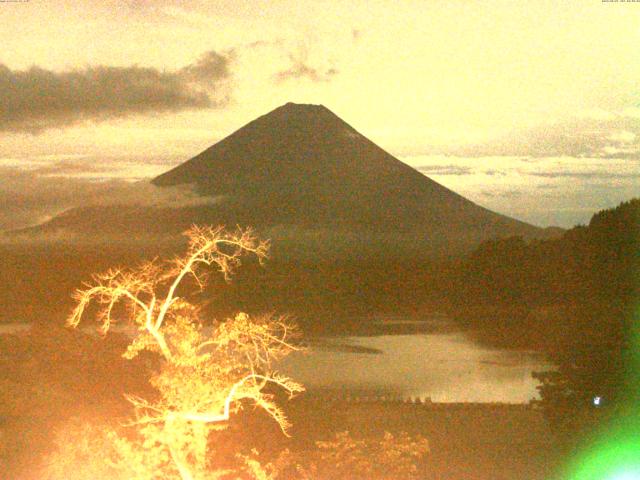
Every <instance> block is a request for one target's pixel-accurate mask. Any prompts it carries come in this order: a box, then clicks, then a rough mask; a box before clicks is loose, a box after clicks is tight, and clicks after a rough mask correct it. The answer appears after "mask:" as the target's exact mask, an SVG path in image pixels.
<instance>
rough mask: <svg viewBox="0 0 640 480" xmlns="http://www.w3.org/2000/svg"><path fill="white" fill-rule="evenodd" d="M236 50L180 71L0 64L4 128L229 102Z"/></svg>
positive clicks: (37, 128) (0, 127)
mask: <svg viewBox="0 0 640 480" xmlns="http://www.w3.org/2000/svg"><path fill="white" fill-rule="evenodd" d="M231 62H232V55H231V54H228V53H227V54H220V53H217V52H214V51H209V52H207V53H205V54H204V55H202V56H201V57H200V59H199V60H198V61H196V62H194V63H193V64H190V65H187V66H186V67H184V68H181V69H178V70H175V71H163V70H159V69H156V68H149V67H139V66H130V67H110V66H96V67H87V68H84V69H78V70H70V71H65V72H55V71H51V70H46V69H43V68H40V67H37V66H34V67H31V68H30V69H28V70H11V69H10V68H8V67H7V66H6V65H1V64H0V131H9V132H31V133H38V132H41V131H43V130H46V129H48V128H56V127H63V126H68V125H71V124H74V123H78V122H81V121H84V120H104V119H109V118H117V117H126V116H129V115H133V114H144V113H152V112H175V111H180V110H187V109H204V108H214V107H217V106H221V105H224V104H225V103H226V102H227V101H228V91H227V90H228V85H227V82H226V80H228V79H229V77H230V76H231V71H230V64H231Z"/></svg>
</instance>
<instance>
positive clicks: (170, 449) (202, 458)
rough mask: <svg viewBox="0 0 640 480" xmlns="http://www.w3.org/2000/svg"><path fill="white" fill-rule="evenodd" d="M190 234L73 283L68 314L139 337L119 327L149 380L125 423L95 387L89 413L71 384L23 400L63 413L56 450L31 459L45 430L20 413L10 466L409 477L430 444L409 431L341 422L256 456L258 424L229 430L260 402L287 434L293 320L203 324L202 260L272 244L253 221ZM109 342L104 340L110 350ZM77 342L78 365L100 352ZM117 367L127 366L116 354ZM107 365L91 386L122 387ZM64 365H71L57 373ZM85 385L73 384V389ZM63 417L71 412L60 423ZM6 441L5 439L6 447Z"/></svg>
mask: <svg viewBox="0 0 640 480" xmlns="http://www.w3.org/2000/svg"><path fill="white" fill-rule="evenodd" d="M187 236H188V239H189V244H188V248H187V253H186V254H185V255H184V256H180V257H176V258H175V259H174V260H172V261H168V262H159V261H151V262H147V263H144V264H142V265H140V266H139V267H137V268H133V269H130V268H127V269H111V270H108V271H107V272H105V273H104V274H100V275H96V276H94V279H93V282H92V283H90V284H87V285H86V287H85V288H82V289H79V290H78V291H77V292H76V295H75V299H76V302H77V303H76V307H75V309H74V310H73V312H72V314H71V316H70V317H69V319H68V324H69V326H72V327H75V326H78V325H79V324H80V322H81V320H82V319H83V318H84V317H87V316H89V317H95V318H96V319H97V320H98V324H99V331H100V332H101V333H102V334H103V335H107V334H108V333H109V332H110V331H111V330H112V329H113V327H114V325H115V324H116V323H117V322H119V321H120V322H124V323H125V324H127V325H129V326H131V327H134V333H133V339H132V340H131V341H126V340H124V339H123V338H121V339H120V340H121V342H120V343H122V340H124V343H125V344H126V348H125V349H124V353H123V355H122V356H123V357H124V358H125V359H128V360H137V361H139V362H141V363H140V364H139V367H140V368H139V371H140V372H141V373H142V378H145V377H146V379H147V380H148V382H143V383H147V385H145V386H144V387H142V388H141V389H140V390H141V391H143V394H132V392H126V393H125V398H126V400H127V402H128V403H129V404H130V405H129V406H130V407H131V406H132V407H133V409H134V413H135V416H133V417H129V420H128V422H127V424H126V426H125V427H123V426H122V425H117V424H115V423H114V418H120V419H122V418H127V417H126V416H122V415H116V413H115V412H118V413H120V412H122V411H125V410H126V409H125V407H124V405H123V404H122V402H119V403H118V402H116V403H117V405H116V406H115V407H112V408H111V410H109V409H105V407H106V405H105V404H103V403H102V402H101V400H104V399H100V398H98V399H96V402H95V404H94V405H92V406H93V408H92V409H90V410H88V411H87V412H86V413H85V417H84V418H81V419H80V420H78V418H77V415H78V413H79V412H81V411H82V406H81V405H78V404H76V403H74V402H73V400H74V398H73V397H74V393H67V396H66V398H64V399H63V400H62V401H60V402H59V403H58V404H57V405H55V408H54V409H53V410H52V409H51V407H52V406H49V405H48V406H45V405H39V407H40V409H37V408H34V406H33V405H32V406H30V407H31V408H29V406H27V410H26V411H25V412H24V413H25V414H27V415H29V416H32V415H33V413H34V412H38V411H41V410H44V412H43V413H44V417H45V419H43V421H42V422H41V425H39V427H40V428H42V427H45V428H46V427H47V426H48V427H50V428H51V427H52V423H56V424H57V429H56V431H57V432H58V433H57V436H56V441H55V443H54V449H53V450H51V451H49V452H48V453H47V455H46V456H45V459H46V460H45V461H44V463H43V464H42V465H40V466H39V468H35V469H34V466H33V465H32V464H30V461H29V459H31V461H33V458H34V457H33V454H34V449H33V448H31V449H30V451H29V453H27V452H26V450H27V448H26V446H27V445H26V444H27V442H30V443H32V444H35V445H36V446H37V445H42V442H41V441H40V442H39V441H38V439H37V434H35V432H34V429H33V425H32V426H31V427H29V426H28V425H27V424H25V423H24V422H22V423H21V422H19V421H18V424H19V425H20V427H21V428H20V427H18V429H17V430H18V431H17V432H13V433H14V434H17V435H22V436H23V437H24V439H25V442H24V444H20V442H18V443H17V450H19V452H18V453H19V454H21V456H22V457H23V461H22V463H20V462H18V463H17V464H15V462H13V463H14V464H13V465H7V466H5V467H6V468H5V471H10V469H11V470H13V471H14V472H16V473H19V476H20V477H21V478H26V476H27V475H35V478H44V479H50V480H62V479H69V478H78V479H86V478H113V479H123V480H124V479H127V480H147V479H148V480H152V479H171V478H176V479H178V478H179V479H181V480H196V479H214V478H215V479H222V478H229V479H231V478H256V479H259V480H268V479H275V478H303V479H307V478H308V479H311V478H326V477H327V475H331V477H332V478H363V479H364V478H370V477H371V475H375V476H376V477H377V478H407V479H409V478H413V477H414V476H415V474H416V473H417V471H418V470H417V467H416V466H415V464H414V462H415V461H416V460H419V459H420V458H421V457H422V456H424V455H425V454H426V453H427V452H428V445H427V443H426V441H425V440H422V439H419V438H418V439H412V438H410V437H408V436H406V435H404V436H400V437H398V438H394V436H393V435H391V434H385V435H384V436H383V437H382V438H381V439H379V440H371V439H366V440H355V439H352V438H351V437H350V436H349V435H348V434H347V433H341V434H337V435H336V436H335V437H334V438H333V439H328V440H325V441H322V442H318V443H317V444H316V448H315V449H313V450H312V451H311V453H310V454H307V455H304V456H298V455H296V454H292V453H291V452H290V451H288V450H284V451H281V452H273V451H272V452H270V455H269V456H267V457H264V456H260V454H259V452H258V450H256V449H255V447H251V448H250V449H249V450H247V449H246V448H244V449H243V446H244V447H246V446H251V443H252V442H253V441H254V438H253V437H254V436H255V433H256V432H255V431H254V429H253V428H248V429H247V430H246V431H245V432H244V435H243V436H240V437H239V438H231V437H229V436H228V435H225V434H226V433H227V431H228V430H229V426H230V422H231V421H232V419H233V418H234V417H235V416H236V415H237V414H238V413H239V412H240V411H241V410H243V409H244V408H246V407H247V406H249V405H253V406H254V407H255V408H257V409H258V410H260V411H262V412H263V413H264V414H265V416H266V418H267V419H270V420H271V421H272V422H273V423H275V424H276V425H277V426H278V428H279V429H280V431H281V433H282V434H284V435H288V429H289V427H290V423H289V421H288V419H287V416H286V414H285V412H284V410H283V409H282V408H281V406H280V404H279V401H278V399H279V397H278V396H277V395H278V393H279V392H281V391H284V392H286V393H287V394H288V395H289V396H292V395H294V394H297V393H300V392H302V391H303V390H304V388H303V387H302V386H301V385H300V384H298V383H296V382H295V381H294V380H292V379H290V378H288V377H286V376H284V375H281V374H279V373H278V372H277V371H276V370H275V368H276V365H277V362H278V361H279V360H280V359H282V358H283V357H284V356H286V355H287V354H288V353H290V352H291V351H294V350H296V349H299V347H298V346H297V343H296V342H297V330H296V328H295V326H294V325H292V324H290V323H289V322H287V321H286V320H285V319H283V318H275V317H272V316H265V317H263V318H258V319H252V318H250V317H249V316H248V315H247V314H244V313H240V314H238V315H236V316H235V317H234V318H231V319H228V320H226V321H223V322H220V323H215V324H214V325H213V326H212V327H211V331H210V332H207V331H206V330H205V329H204V328H203V325H202V322H201V320H200V311H199V308H198V306H197V305H195V304H194V303H192V302H191V301H190V296H189V291H190V290H191V289H193V288H194V287H200V289H201V288H202V287H203V285H204V284H205V283H206V280H207V277H208V274H209V271H208V269H207V268H206V267H209V268H215V269H217V270H218V271H219V272H220V273H221V274H222V275H223V276H224V277H225V278H227V279H228V278H229V277H230V276H231V274H232V273H233V272H234V270H235V268H236V267H238V266H239V265H240V259H241V257H242V256H243V255H246V254H253V255H255V256H256V257H258V259H259V260H263V259H264V258H265V257H266V254H267V250H268V245H267V243H265V242H260V241H258V240H257V238H256V237H255V236H254V235H253V234H252V232H251V231H250V230H244V231H243V230H239V231H238V232H237V233H234V234H230V233H227V232H225V231H224V230H223V229H222V228H216V229H213V228H209V227H203V228H200V227H193V228H192V229H191V230H190V231H188V232H187ZM94 306H95V307H96V308H94V309H93V310H92V307H94ZM33 333H34V332H31V335H33ZM29 340H30V341H33V339H29ZM48 340H49V342H47V343H46V346H45V348H46V349H48V351H46V352H45V355H46V354H49V358H46V357H45V358H44V359H43V360H45V361H47V360H49V361H51V360H55V359H56V357H57V356H58V354H59V352H60V351H61V350H62V349H60V348H59V347H58V346H56V345H55V342H56V340H57V339H56V338H53V339H52V338H48ZM51 340H53V342H51ZM10 341H13V342H14V345H13V348H11V349H10V350H9V352H10V353H11V354H13V353H15V352H16V351H19V349H20V347H21V346H26V348H29V347H30V344H29V342H27V343H26V345H25V343H24V339H20V338H11V339H10ZM113 346H114V347H116V345H113ZM23 348H24V347H23ZM62 351H63V352H64V351H65V350H62ZM112 352H113V350H109V355H111V357H113V354H112ZM73 353H75V355H76V358H75V359H73V360H71V359H66V360H68V361H69V360H71V361H70V362H69V363H71V364H72V365H71V368H72V369H73V368H74V367H75V366H76V365H77V364H78V363H80V364H83V362H85V360H87V359H85V358H84V356H88V357H89V358H91V361H95V360H94V357H93V356H92V355H91V354H90V353H89V352H87V351H86V350H85V352H84V355H83V352H82V351H81V350H78V351H76V352H73ZM105 359H106V357H105V358H101V359H98V360H97V362H96V363H98V364H100V365H101V367H102V368H105V364H104V363H103V362H101V361H100V360H105ZM109 359H112V358H109ZM113 366H114V367H117V368H118V369H120V368H122V364H121V361H120V359H118V361H117V362H114V365H113ZM111 367H112V366H111V365H110V364H109V363H107V364H106V369H105V370H102V371H98V372H93V373H99V374H100V376H99V377H98V378H96V379H92V380H93V381H94V383H95V385H91V386H92V387H95V392H90V393H91V394H94V393H99V392H101V390H100V388H102V394H103V395H106V396H107V397H108V396H109V394H112V393H113V392H118V393H120V392H121V388H119V387H122V386H123V385H126V382H123V384H122V385H119V384H116V385H111V387H115V388H111V389H110V388H109V387H108V386H107V387H106V390H105V387H104V385H101V383H102V382H105V381H107V385H108V384H109V380H114V379H113V378H112V375H111V374H110V372H109V371H108V370H109V368H111ZM60 373H63V374H69V373H71V375H69V377H62V378H60ZM56 374H57V377H56V378H57V380H58V381H61V382H65V381H66V382H72V383H73V378H74V374H73V372H69V371H68V370H64V371H63V372H56ZM17 377H18V378H15V379H14V383H13V384H11V385H7V386H8V387H10V388H7V389H6V392H12V393H14V392H16V391H19V390H20V387H21V385H20V378H19V376H17ZM36 378H38V377H37V376H36ZM87 380H89V379H88V378H87ZM43 386H44V385H41V384H40V383H38V382H35V383H32V384H31V385H30V389H28V390H27V391H24V392H21V393H23V396H19V397H17V398H16V399H17V402H15V408H16V409H18V408H21V407H22V408H24V407H25V406H24V405H22V403H21V400H24V398H25V397H28V396H30V397H34V396H35V397H36V398H37V395H38V394H40V393H41V392H40V389H41V388H42V387H43ZM53 386H54V389H53V392H54V393H57V392H58V389H59V385H56V384H55V382H54V385H53ZM86 386H87V385H85V387H86ZM34 394H35V395H34ZM78 394H79V392H75V396H78ZM69 395H70V396H69ZM46 403H47V402H45V404H46ZM43 407H44V408H43ZM52 416H54V417H53V419H52V418H51V417H52ZM13 417H16V415H13ZM64 418H67V419H71V421H70V422H65V421H64V420H63V419H64ZM51 420H54V421H53V422H51ZM38 430H39V429H38ZM258 437H260V435H258ZM34 440H35V442H33V441H34ZM40 440H41V439H40ZM247 440H248V442H247ZM8 448H9V447H7V446H6V445H5V446H4V450H5V452H6V451H7V450H8ZM373 456H375V462H374V461H373V460H374V458H373ZM3 457H4V458H5V460H8V459H10V458H11V457H10V456H9V455H3ZM34 471H35V472H36V473H33V472H34Z"/></svg>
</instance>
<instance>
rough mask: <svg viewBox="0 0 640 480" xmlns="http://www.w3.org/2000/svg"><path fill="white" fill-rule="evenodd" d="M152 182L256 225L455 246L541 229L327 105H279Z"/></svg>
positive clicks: (536, 234)
mask: <svg viewBox="0 0 640 480" xmlns="http://www.w3.org/2000/svg"><path fill="white" fill-rule="evenodd" d="M153 183H154V184H155V185H157V186H173V185H180V184H192V185H194V186H195V187H196V189H197V191H198V192H200V193H201V194H204V195H212V196H220V195H222V196H224V198H225V199H226V200H225V201H224V204H225V205H224V210H225V211H227V213H231V212H235V215H237V218H238V219H239V220H238V221H240V222H242V223H249V224H255V225H269V226H275V225H285V226H292V225H295V226H299V227H309V228H318V229H334V228H340V227H346V228H347V229H348V230H349V231H371V232H378V233H387V234H400V233H402V234H407V233H411V234H413V235H412V236H415V238H420V239H422V240H423V241H424V240H428V241H430V242H436V243H439V244H442V243H443V241H444V243H445V244H448V245H449V246H451V247H452V248H453V247H464V246H471V245H473V244H476V243H477V242H479V241H481V240H483V239H486V238H490V237H494V236H508V235H523V236H527V237H530V236H539V235H540V234H541V233H542V232H543V230H541V229H538V228H536V227H534V226H532V225H528V224H526V223H523V222H520V221H517V220H514V219H511V218H508V217H505V216H503V215H499V214H496V213H494V212H491V211H489V210H487V209H485V208H482V207H480V206H478V205H476V204H474V203H473V202H471V201H469V200H467V199H465V198H463V197H461V196H460V195H458V194H456V193H454V192H452V191H451V190H449V189H447V188H445V187H443V186H442V185H440V184H438V183H436V182H434V181H433V180H431V179H429V178H427V177H426V176H424V175H423V174H421V173H420V172H418V171H417V170H415V169H413V168H411V167H409V166H408V165H406V164H404V163H403V162H401V161H400V160H398V159H397V158H395V157H394V156H392V155H391V154H389V153H387V152H386V151H384V150H383V149H382V148H380V147H378V146H377V145H375V144H374V143H373V142H371V141H370V140H368V139H367V138H366V137H364V136H363V135H361V134H360V133H358V132H357V131H356V130H355V129H354V128H353V127H351V126H350V125H348V124H347V123H346V122H344V121H343V120H342V119H340V118H339V117H338V116H337V115H335V114H334V113H333V112H331V111H330V110H329V109H327V108H326V107H324V106H322V105H301V104H294V103H287V104H286V105H283V106H281V107H279V108H276V109H275V110H273V111H272V112H270V113H268V114H266V115H263V116H261V117H259V118H257V119H256V120H254V121H252V122H250V123H248V124H247V125H245V126H244V127H242V128H240V129H239V130H237V131H236V132H234V133H233V134H231V135H229V136H228V137H226V138H225V139H223V140H221V141H220V142H218V143H216V144H215V145H213V146H211V147H210V148H208V149H207V150H205V151H203V152H202V153H200V154H199V155H197V156H196V157H194V158H192V159H191V160H189V161H187V162H185V163H183V164H181V165H179V166H178V167H176V168H174V169H173V170H170V171H168V172H166V173H164V174H162V175H160V176H159V177H157V178H155V179H154V180H153ZM225 216H226V215H225ZM235 223H237V222H235ZM443 246H444V245H443ZM456 249H457V248H456Z"/></svg>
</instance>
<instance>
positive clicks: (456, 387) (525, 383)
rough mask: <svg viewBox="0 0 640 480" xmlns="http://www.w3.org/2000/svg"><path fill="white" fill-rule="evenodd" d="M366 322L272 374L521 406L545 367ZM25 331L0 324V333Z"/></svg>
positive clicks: (436, 333) (428, 333)
mask: <svg viewBox="0 0 640 480" xmlns="http://www.w3.org/2000/svg"><path fill="white" fill-rule="evenodd" d="M368 320H369V321H363V323H362V324H363V325H366V327H363V328H362V330H360V331H358V332H357V333H356V334H354V335H351V336H343V337H325V338H316V339H312V340H311V341H309V352H308V353H306V354H298V353H296V354H294V355H291V356H290V357H288V358H287V359H285V360H284V361H283V363H282V364H281V365H280V370H281V371H282V372H283V373H286V374H288V375H291V376H292V377H293V378H295V379H296V380H298V381H300V382H302V383H303V384H304V385H305V386H306V387H307V389H309V390H314V389H346V390H349V391H353V392H360V393H362V392H372V393H378V394H389V393H390V394H393V395H395V396H400V397H403V398H421V399H423V400H424V399H427V398H431V400H433V401H434V402H507V403H523V402H528V401H529V400H530V399H532V398H538V395H537V391H536V385H537V382H536V380H535V379H533V378H532V377H531V372H532V371H539V370H545V369H548V368H551V366H552V365H551V364H549V363H548V362H546V361H545V360H544V358H543V356H542V355H540V354H535V353H532V352H518V351H506V350H499V349H492V348H488V347H483V346H481V345H479V344H477V343H476V342H474V341H472V340H471V339H470V338H469V337H468V336H466V335H465V334H464V333H462V332H460V331H456V330H455V328H454V327H453V326H452V325H451V323H449V322H448V321H446V319H443V318H442V317H433V318H430V319H428V320H425V321H414V320H411V321H406V320H402V319H385V320H383V321H380V320H375V319H374V320H373V321H371V319H368ZM28 328H29V325H28V324H15V323H14V324H0V334H2V333H15V332H17V331H21V330H26V329H28ZM121 330H122V331H125V330H126V329H121ZM86 331H87V332H95V329H94V328H91V327H87V328H86ZM127 333H130V334H131V335H134V334H135V330H131V332H127Z"/></svg>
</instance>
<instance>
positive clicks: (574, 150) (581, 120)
mask: <svg viewBox="0 0 640 480" xmlns="http://www.w3.org/2000/svg"><path fill="white" fill-rule="evenodd" d="M636 110H637V111H638V112H640V109H635V108H627V109H625V110H621V111H618V112H607V111H605V110H593V111H588V112H579V113H578V114H576V115H574V116H572V117H570V118H567V119H565V120H563V121H561V122H556V123H553V124H548V125H539V126H537V127H533V128H529V129H525V130H519V131H513V132H509V133H507V134H505V135H503V136H502V137H499V138H497V139H494V140H492V141H489V142H486V143H484V144H478V145H468V146H464V147H458V148H456V147H453V148H451V149H447V150H446V152H445V153H447V154H453V155H459V156H464V157H486V156H494V155H495V156H508V155H509V156H530V157H533V158H540V157H560V156H565V157H575V158H587V157H589V158H617V159H620V158H627V159H636V158H640V114H636V113H637V112H636Z"/></svg>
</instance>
